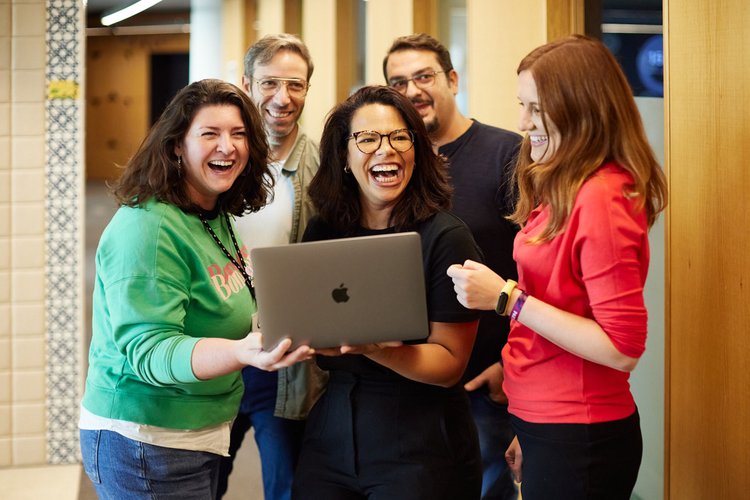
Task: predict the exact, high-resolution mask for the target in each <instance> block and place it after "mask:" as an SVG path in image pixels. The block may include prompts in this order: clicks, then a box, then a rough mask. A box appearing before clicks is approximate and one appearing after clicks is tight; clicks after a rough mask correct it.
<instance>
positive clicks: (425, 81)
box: [389, 70, 450, 94]
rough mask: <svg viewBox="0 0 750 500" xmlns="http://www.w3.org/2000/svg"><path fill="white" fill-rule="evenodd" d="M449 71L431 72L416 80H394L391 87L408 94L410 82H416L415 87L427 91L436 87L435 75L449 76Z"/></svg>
mask: <svg viewBox="0 0 750 500" xmlns="http://www.w3.org/2000/svg"><path fill="white" fill-rule="evenodd" d="M448 71H450V70H448ZM448 71H430V72H429V73H422V74H421V75H417V76H415V77H414V78H404V79H402V80H394V81H392V82H391V83H390V84H389V87H391V88H392V89H393V90H395V91H396V92H399V93H401V94H403V93H404V92H406V89H407V88H408V87H409V82H414V85H416V86H417V87H418V88H420V89H426V88H429V87H432V86H433V85H435V75H439V74H440V73H446V74H447V73H448Z"/></svg>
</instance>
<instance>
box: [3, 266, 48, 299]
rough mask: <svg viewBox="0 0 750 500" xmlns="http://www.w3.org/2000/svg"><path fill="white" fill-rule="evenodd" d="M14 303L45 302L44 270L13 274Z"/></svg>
mask: <svg viewBox="0 0 750 500" xmlns="http://www.w3.org/2000/svg"><path fill="white" fill-rule="evenodd" d="M11 294H12V296H13V302H40V301H43V300H44V270H42V269H39V270H34V271H13V272H12V273H11Z"/></svg>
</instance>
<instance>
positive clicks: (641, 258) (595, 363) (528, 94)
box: [448, 35, 667, 500]
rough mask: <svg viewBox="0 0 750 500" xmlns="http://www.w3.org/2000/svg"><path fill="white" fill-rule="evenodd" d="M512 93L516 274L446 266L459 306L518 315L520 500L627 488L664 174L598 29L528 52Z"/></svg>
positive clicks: (515, 375)
mask: <svg viewBox="0 0 750 500" xmlns="http://www.w3.org/2000/svg"><path fill="white" fill-rule="evenodd" d="M518 98H519V100H520V104H521V112H520V119H519V122H518V128H519V129H520V130H521V131H525V132H526V133H527V135H526V137H525V139H524V141H523V145H522V148H521V153H520V155H519V160H518V164H517V166H516V174H515V175H516V181H517V183H518V191H519V199H518V205H517V208H516V211H515V213H514V214H513V215H512V217H511V219H512V220H513V221H514V222H516V223H518V224H521V225H523V229H522V231H521V232H519V233H518V236H517V237H516V239H515V243H514V258H515V260H516V262H517V263H518V274H519V283H518V286H517V287H514V286H513V285H514V283H513V282H512V281H511V282H506V281H505V280H504V279H503V278H502V277H500V276H498V275H496V274H494V273H493V272H492V271H491V270H490V269H488V268H487V267H485V266H483V265H481V264H478V263H475V262H472V261H466V262H465V263H464V264H463V265H454V266H451V268H450V269H449V270H448V274H449V275H450V276H451V277H452V278H453V281H454V283H455V287H456V291H457V294H458V299H459V301H460V302H461V303H462V304H464V305H465V306H466V307H469V308H473V309H485V310H487V309H495V310H496V311H497V312H498V314H503V315H510V316H511V319H512V320H514V321H512V327H511V328H512V329H511V333H510V337H509V338H508V343H507V344H506V346H505V348H504V349H503V353H502V356H503V362H504V375H505V381H504V384H503V389H504V391H505V393H506V395H507V396H508V401H509V406H508V410H509V411H510V413H511V414H512V415H513V417H512V418H513V424H514V427H515V429H516V434H517V437H516V440H514V442H513V444H512V445H511V447H510V448H509V449H508V452H507V453H506V458H507V459H508V462H509V463H510V465H511V467H512V468H513V471H514V473H515V474H516V478H517V479H518V480H519V481H520V480H521V478H522V474H521V472H522V468H523V479H524V483H523V486H522V493H523V497H524V500H536V499H544V500H546V499H550V498H555V499H558V500H560V499H571V500H572V499H575V500H578V499H584V498H585V499H589V498H590V499H594V498H601V499H605V498H606V499H608V500H611V499H619V498H622V499H629V498H630V494H631V492H632V490H633V486H634V485H635V481H636V478H637V476H638V468H639V467H640V461H641V454H642V440H641V432H640V424H639V419H638V412H637V410H636V407H635V403H634V401H633V396H632V395H631V394H630V388H629V384H628V378H629V372H631V371H632V370H633V369H634V368H635V366H636V364H637V363H638V359H639V357H640V356H641V355H642V354H643V351H644V349H645V343H646V332H647V319H648V317H647V312H646V308H645V306H644V302H643V285H644V283H645V281H646V274H647V272H648V263H649V246H648V229H649V228H650V227H651V225H652V224H653V223H654V221H655V220H656V216H657V215H658V213H659V212H660V211H661V210H663V209H664V206H665V204H666V199H667V192H666V183H665V178H664V174H663V172H662V171H661V169H660V167H659V165H658V163H657V161H656V159H655V157H654V154H653V151H652V150H651V148H650V146H649V145H648V142H647V139H646V134H645V132H644V130H643V125H642V123H641V119H640V115H639V113H638V109H637V108H636V105H635V101H634V100H633V96H632V93H631V91H630V87H629V86H628V83H627V81H626V79H625V77H624V75H623V74H622V71H621V70H620V68H619V66H618V65H617V62H616V61H615V59H614V57H613V56H612V55H611V54H610V53H609V51H608V50H607V49H606V48H605V47H604V46H603V45H602V44H601V43H600V42H598V41H596V40H594V39H592V38H588V37H584V36H579V35H574V36H569V37H566V38H563V39H560V40H556V41H554V42H551V43H549V44H547V45H544V46H542V47H539V48H537V49H535V50H534V51H532V52H531V53H530V54H529V55H528V56H526V57H525V58H524V59H523V61H521V64H520V66H519V67H518ZM521 450H523V455H521Z"/></svg>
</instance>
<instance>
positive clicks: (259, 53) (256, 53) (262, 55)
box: [245, 33, 313, 83]
mask: <svg viewBox="0 0 750 500" xmlns="http://www.w3.org/2000/svg"><path fill="white" fill-rule="evenodd" d="M282 50H288V51H290V52H294V53H295V54H299V55H300V57H302V59H304V61H305V63H306V64H307V82H308V83H310V78H312V74H313V62H312V57H310V51H309V50H308V49H307V45H305V43H304V42H303V41H302V40H300V39H299V38H297V37H296V36H294V35H289V34H287V33H280V34H278V35H266V36H264V37H263V38H261V39H260V40H258V41H257V42H255V43H254V44H252V45H251V46H250V48H249V49H247V53H245V76H246V77H248V78H251V77H252V76H253V73H254V72H255V66H256V65H257V66H265V65H266V64H268V63H270V62H271V59H273V58H274V57H275V56H276V54H278V53H279V52H281V51H282Z"/></svg>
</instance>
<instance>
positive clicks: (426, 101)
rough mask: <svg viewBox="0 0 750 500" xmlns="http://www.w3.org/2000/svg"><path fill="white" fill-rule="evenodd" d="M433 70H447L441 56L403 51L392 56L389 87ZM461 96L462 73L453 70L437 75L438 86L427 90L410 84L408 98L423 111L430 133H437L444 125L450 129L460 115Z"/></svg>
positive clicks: (388, 70) (387, 67)
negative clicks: (453, 119) (458, 101)
mask: <svg viewBox="0 0 750 500" xmlns="http://www.w3.org/2000/svg"><path fill="white" fill-rule="evenodd" d="M433 71H443V68H442V67H441V66H440V62H439V61H438V57H437V54H435V53H434V52H430V51H427V50H400V51H398V52H394V53H392V54H391V55H389V56H388V62H387V63H386V73H387V74H388V83H389V84H390V83H391V82H393V81H395V80H403V79H409V78H414V77H415V76H418V75H420V74H424V73H432V72H433ZM457 93H458V73H456V71H455V70H450V71H449V72H447V73H438V74H437V75H435V83H434V84H433V85H432V86H431V87H428V88H426V89H420V88H419V87H417V86H416V85H415V84H414V82H413V81H410V82H409V83H408V86H407V88H406V93H405V94H404V95H405V96H406V97H408V98H409V100H410V101H411V102H412V103H413V104H414V107H416V108H417V111H419V114H420V115H421V116H422V119H423V120H424V124H425V126H426V127H427V132H428V133H430V134H435V133H436V132H437V131H438V130H439V129H440V127H441V126H447V124H448V123H449V122H450V120H451V118H452V117H453V115H454V113H455V112H456V107H457V105H456V94H457Z"/></svg>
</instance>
